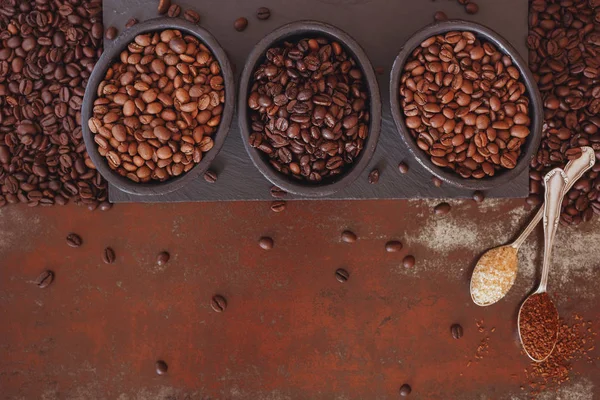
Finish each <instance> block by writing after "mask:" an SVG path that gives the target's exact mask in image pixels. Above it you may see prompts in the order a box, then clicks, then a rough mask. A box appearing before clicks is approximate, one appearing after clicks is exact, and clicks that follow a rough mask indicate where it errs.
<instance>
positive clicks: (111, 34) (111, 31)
mask: <svg viewBox="0 0 600 400" xmlns="http://www.w3.org/2000/svg"><path fill="white" fill-rule="evenodd" d="M118 34H119V31H118V30H117V28H115V27H114V26H109V27H108V29H106V33H105V34H104V37H105V38H107V39H108V40H114V39H115V38H116V37H117V35H118Z"/></svg>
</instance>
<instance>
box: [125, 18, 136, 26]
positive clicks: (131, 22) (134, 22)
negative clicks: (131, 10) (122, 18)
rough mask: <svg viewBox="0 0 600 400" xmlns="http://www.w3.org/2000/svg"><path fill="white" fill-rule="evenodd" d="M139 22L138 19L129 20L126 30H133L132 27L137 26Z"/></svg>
mask: <svg viewBox="0 0 600 400" xmlns="http://www.w3.org/2000/svg"><path fill="white" fill-rule="evenodd" d="M138 22H139V21H138V20H137V19H136V18H129V20H128V21H127V23H126V24H125V28H131V27H132V26H134V25H135V24H137V23H138Z"/></svg>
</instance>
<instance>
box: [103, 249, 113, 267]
mask: <svg viewBox="0 0 600 400" xmlns="http://www.w3.org/2000/svg"><path fill="white" fill-rule="evenodd" d="M115 259H116V256H115V251H114V250H113V249H112V248H110V247H107V248H105V249H104V252H103V253H102V261H104V263H105V264H112V263H114V262H115Z"/></svg>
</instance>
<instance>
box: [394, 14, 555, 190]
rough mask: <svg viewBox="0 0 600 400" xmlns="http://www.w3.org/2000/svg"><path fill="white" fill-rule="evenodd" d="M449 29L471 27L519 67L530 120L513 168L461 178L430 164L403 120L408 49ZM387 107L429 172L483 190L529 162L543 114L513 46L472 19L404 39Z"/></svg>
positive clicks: (447, 23)
mask: <svg viewBox="0 0 600 400" xmlns="http://www.w3.org/2000/svg"><path fill="white" fill-rule="evenodd" d="M449 31H471V32H473V33H474V34H475V35H476V36H478V37H480V38H482V39H485V40H486V41H489V42H491V43H493V44H494V45H495V46H496V47H497V48H498V49H499V50H500V51H502V52H503V53H505V54H508V55H509V56H510V57H511V58H512V59H513V63H514V65H515V66H516V67H517V68H518V69H519V72H520V73H521V78H522V79H523V83H524V84H525V87H526V88H527V96H528V97H529V100H530V102H529V118H530V120H531V126H530V130H531V133H530V134H529V136H528V137H527V140H526V142H525V144H524V147H523V150H522V152H521V156H520V157H519V159H518V160H517V165H516V166H515V168H513V169H510V170H508V169H504V170H499V171H496V173H495V174H494V176H492V177H485V178H482V179H474V178H468V179H465V178H462V177H461V176H460V175H458V174H457V173H455V172H453V171H452V170H448V169H444V168H440V167H438V166H436V165H434V164H433V163H432V162H431V160H430V159H429V156H428V155H427V154H426V153H425V152H424V151H423V150H421V149H420V148H419V147H418V146H417V143H416V141H415V139H414V138H413V137H412V135H411V133H410V130H409V129H408V127H407V126H406V124H405V122H404V114H403V112H402V110H401V106H400V95H399V85H400V78H401V76H402V72H403V70H404V64H405V63H406V60H407V59H408V58H409V57H410V54H411V53H412V51H413V50H414V49H415V48H416V47H417V46H419V45H420V44H421V43H422V42H423V41H424V40H425V39H427V38H429V37H431V36H435V35H439V34H441V33H445V32H449ZM390 107H391V110H392V116H393V117H394V122H395V124H396V128H397V129H398V132H399V133H400V136H401V137H402V140H403V141H404V143H405V144H406V146H407V147H408V149H409V151H410V152H411V154H412V155H413V156H414V157H415V158H416V159H417V161H418V162H419V163H420V164H421V165H423V166H424V167H425V168H426V169H427V170H428V171H429V172H431V173H432V174H433V175H435V176H437V177H438V178H440V179H441V180H443V181H444V182H447V183H449V184H451V185H454V186H457V187H460V188H465V189H473V190H486V189H491V188H493V187H497V186H501V185H504V184H505V183H508V182H510V181H512V180H513V179H515V178H516V177H517V176H519V175H520V174H521V173H522V172H523V170H524V169H525V168H527V167H528V165H529V162H530V161H531V159H532V157H533V156H534V155H535V152H536V150H537V148H538V146H539V144H540V140H541V137H542V122H543V117H544V114H543V109H542V100H541V96H540V92H539V90H538V88H537V85H536V83H535V80H534V79H533V75H532V74H531V71H530V70H529V68H528V67H527V63H526V62H525V61H524V60H523V59H522V58H521V56H520V55H519V53H518V52H517V50H515V49H514V47H512V46H511V45H510V43H508V41H507V40H506V39H504V38H503V37H502V36H500V35H499V34H498V33H496V32H494V31H493V30H491V29H489V28H487V27H485V26H483V25H479V24H476V23H474V22H468V21H461V20H451V21H444V22H439V23H435V24H433V25H429V26H427V27H425V28H423V29H421V30H420V31H418V32H416V33H415V34H414V35H412V36H411V37H410V38H409V39H408V41H407V42H406V43H405V44H404V47H403V48H402V50H401V51H400V53H399V54H398V56H397V57H396V60H395V61H394V66H393V67H392V72H391V74H390Z"/></svg>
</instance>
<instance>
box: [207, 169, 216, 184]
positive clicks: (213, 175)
mask: <svg viewBox="0 0 600 400" xmlns="http://www.w3.org/2000/svg"><path fill="white" fill-rule="evenodd" d="M204 180H205V181H206V182H208V183H215V182H216V181H217V173H216V172H215V171H212V170H210V169H209V170H208V171H206V172H205V173H204Z"/></svg>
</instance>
